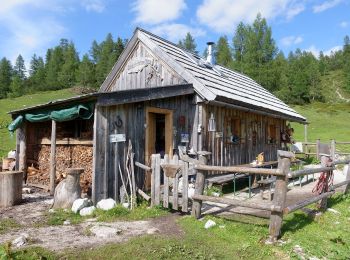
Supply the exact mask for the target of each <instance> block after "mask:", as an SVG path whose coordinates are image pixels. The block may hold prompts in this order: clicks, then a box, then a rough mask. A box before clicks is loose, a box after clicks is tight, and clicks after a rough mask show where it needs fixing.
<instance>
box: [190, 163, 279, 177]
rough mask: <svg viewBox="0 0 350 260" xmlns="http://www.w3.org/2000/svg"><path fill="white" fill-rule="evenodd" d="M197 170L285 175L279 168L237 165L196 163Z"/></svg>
mask: <svg viewBox="0 0 350 260" xmlns="http://www.w3.org/2000/svg"><path fill="white" fill-rule="evenodd" d="M194 168H195V169H196V170H200V171H216V172H237V173H246V174H261V175H274V176H284V173H282V172H281V171H280V170H278V169H261V168H248V167H237V166H224V167H221V166H211V165H198V164H197V165H195V167H194Z"/></svg>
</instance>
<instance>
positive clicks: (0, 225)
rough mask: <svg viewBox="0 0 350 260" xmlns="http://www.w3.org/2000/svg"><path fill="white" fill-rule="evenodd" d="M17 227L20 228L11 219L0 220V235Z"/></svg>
mask: <svg viewBox="0 0 350 260" xmlns="http://www.w3.org/2000/svg"><path fill="white" fill-rule="evenodd" d="M19 227H21V225H20V224H18V223H17V222H16V221H15V220H13V219H11V218H6V219H0V234H4V233H6V232H8V231H9V230H11V229H15V228H19ZM0 259H1V258H0Z"/></svg>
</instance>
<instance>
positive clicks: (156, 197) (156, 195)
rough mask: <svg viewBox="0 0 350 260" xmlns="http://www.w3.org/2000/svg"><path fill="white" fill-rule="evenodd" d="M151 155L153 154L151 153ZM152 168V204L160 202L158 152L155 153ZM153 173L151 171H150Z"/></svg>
mask: <svg viewBox="0 0 350 260" xmlns="http://www.w3.org/2000/svg"><path fill="white" fill-rule="evenodd" d="M152 156H153V155H152ZM154 157H155V169H154V186H155V189H154V205H159V204H160V154H155V155H154ZM152 174H153V173H152Z"/></svg>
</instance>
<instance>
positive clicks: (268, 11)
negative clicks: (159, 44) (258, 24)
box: [0, 0, 350, 64]
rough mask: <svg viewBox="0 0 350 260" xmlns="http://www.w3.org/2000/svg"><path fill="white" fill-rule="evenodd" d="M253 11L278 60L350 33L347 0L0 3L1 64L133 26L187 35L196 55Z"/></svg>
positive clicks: (81, 46) (332, 44) (326, 46)
mask: <svg viewBox="0 0 350 260" xmlns="http://www.w3.org/2000/svg"><path fill="white" fill-rule="evenodd" d="M258 12H260V13H261V14H262V16H263V17H265V18H266V19H267V21H268V24H269V25H270V26H271V27H272V32H273V38H274V39H275V41H276V43H277V46H278V47H279V49H281V50H283V52H284V53H285V54H288V52H289V51H291V50H295V49H296V48H301V49H303V50H309V51H312V52H313V53H315V54H317V53H318V52H319V51H320V50H322V51H324V52H325V53H327V54H328V53H330V51H332V50H337V49H339V48H341V46H342V44H343V38H344V36H345V35H350V0H325V1H324V0H317V1H316V0H244V1H242V0H192V1H189V0H187V1H186V0H132V1H121V0H0V58H2V57H4V56H5V57H7V58H8V59H10V60H11V61H12V62H14V60H15V58H16V57H17V56H18V54H22V56H24V58H25V61H26V64H28V63H29V61H30V57H31V56H32V55H33V54H34V53H36V54H37V55H41V56H44V55H45V52H46V49H47V48H49V47H52V46H55V45H57V44H58V42H59V39H61V38H67V39H69V40H72V41H73V42H74V43H75V45H76V47H77V50H78V51H79V52H80V55H82V54H84V53H86V52H88V50H89V49H90V47H91V43H92V41H93V40H97V41H98V42H100V41H102V40H103V39H104V38H105V37H106V35H107V33H109V32H111V33H112V34H113V36H114V37H117V36H120V37H122V38H130V37H131V36H132V33H133V31H134V29H135V27H136V26H140V27H142V28H145V29H147V30H150V31H152V32H154V33H156V34H158V35H160V36H162V37H164V38H167V39H169V40H171V41H174V42H178V40H179V39H182V38H183V37H184V36H185V34H186V33H187V32H188V31H189V32H191V33H192V35H194V36H195V38H196V42H197V45H198V50H199V52H200V53H202V52H203V49H204V48H205V43H206V42H207V41H216V40H217V39H218V37H219V36H221V35H227V36H228V38H229V40H230V42H231V39H232V36H233V32H234V30H235V27H236V25H237V24H238V23H239V22H240V21H243V22H245V23H251V22H252V21H253V20H254V18H255V17H256V14H257V13H258Z"/></svg>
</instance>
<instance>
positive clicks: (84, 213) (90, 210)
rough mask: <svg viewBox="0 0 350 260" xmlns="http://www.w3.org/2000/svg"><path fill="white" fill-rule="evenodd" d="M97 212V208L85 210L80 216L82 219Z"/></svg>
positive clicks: (82, 210) (92, 207) (81, 211)
mask: <svg viewBox="0 0 350 260" xmlns="http://www.w3.org/2000/svg"><path fill="white" fill-rule="evenodd" d="M95 210H96V208H95V206H91V207H87V208H83V209H81V210H80V216H82V217H84V216H90V215H92V213H94V211H95Z"/></svg>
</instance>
